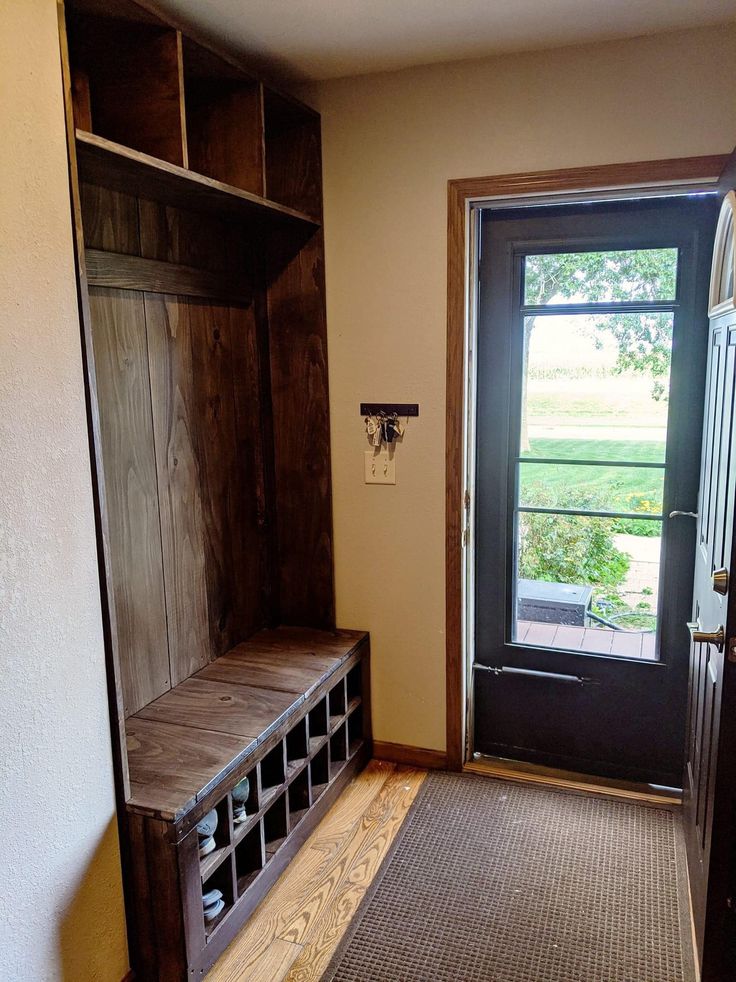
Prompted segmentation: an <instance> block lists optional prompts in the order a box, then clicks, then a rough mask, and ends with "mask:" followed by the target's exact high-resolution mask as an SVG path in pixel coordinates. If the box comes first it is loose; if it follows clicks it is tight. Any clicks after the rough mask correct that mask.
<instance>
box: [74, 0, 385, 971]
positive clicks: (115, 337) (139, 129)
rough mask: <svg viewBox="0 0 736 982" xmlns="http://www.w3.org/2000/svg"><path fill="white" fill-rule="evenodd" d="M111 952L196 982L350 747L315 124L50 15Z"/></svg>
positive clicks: (168, 55)
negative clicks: (97, 651)
mask: <svg viewBox="0 0 736 982" xmlns="http://www.w3.org/2000/svg"><path fill="white" fill-rule="evenodd" d="M60 12H61V17H60V41H61V63H62V71H63V80H64V94H65V111H66V123H67V146H68V159H69V177H70V187H71V192H72V203H73V231H74V236H75V240H74V241H75V250H76V261H77V279H78V291H77V293H78V297H79V312H80V323H81V331H82V344H83V351H84V367H85V388H86V392H85V395H86V400H87V407H88V423H89V430H90V436H91V443H92V449H93V480H94V494H95V502H96V509H95V514H96V521H97V537H98V546H99V555H100V578H101V586H102V591H103V616H104V618H105V637H106V658H107V675H108V686H109V704H110V712H111V720H112V742H113V759H114V761H115V773H116V788H117V798H118V809H119V813H120V816H121V822H120V830H121V855H122V860H123V879H124V886H125V896H126V912H127V924H128V940H129V950H130V953H131V961H132V967H133V969H134V972H135V977H136V979H137V980H138V982H180V980H184V979H192V978H200V977H201V976H203V975H204V974H205V973H206V971H207V970H208V969H209V968H210V967H211V966H212V964H213V963H214V961H215V960H216V959H217V957H218V955H219V954H221V952H222V951H223V950H224V948H225V947H226V945H227V944H228V943H229V942H230V941H231V940H232V938H233V937H234V936H235V934H236V933H237V931H238V929H239V927H240V926H241V925H242V924H243V923H244V922H245V920H246V918H247V917H248V915H249V914H250V912H251V911H252V910H253V908H254V907H255V906H256V904H257V903H258V902H259V900H260V899H262V897H263V896H264V894H265V893H266V891H267V890H268V889H269V888H270V886H271V885H272V884H273V882H274V881H275V879H276V878H277V877H278V875H279V873H280V872H281V871H282V870H283V869H284V867H285V866H286V864H287V863H288V861H289V859H290V857H291V856H293V855H294V852H295V850H296V849H297V848H298V847H299V845H300V844H301V843H302V842H303V841H304V840H305V839H306V837H307V836H308V835H309V832H310V830H311V829H313V828H314V826H315V824H316V822H318V821H319V819H320V817H321V816H322V815H323V814H324V813H325V811H326V810H327V809H328V808H329V806H330V804H331V802H332V801H334V799H335V797H336V796H337V795H338V794H339V793H340V790H341V789H342V788H343V787H344V786H345V784H346V783H347V782H348V781H349V780H350V778H351V776H352V775H354V774H355V773H356V772H357V771H358V770H359V768H361V767H362V766H363V765H364V763H365V762H366V761H367V760H368V758H369V756H370V752H371V721H370V703H369V697H370V685H369V675H368V672H369V667H368V666H369V642H368V637H367V635H366V634H365V633H363V632H360V631H344V630H337V629H336V625H335V603H334V576H333V544H332V504H331V467H330V407H329V393H328V370H327V330H326V321H325V277H324V245H323V232H322V175H321V143H320V118H319V115H318V114H317V113H316V112H315V111H314V110H312V109H311V108H309V107H308V106H306V105H304V104H303V103H301V102H299V101H298V100H296V99H294V98H292V97H291V96H290V95H288V94H286V93H283V92H279V91H277V90H276V89H275V88H274V87H273V86H272V85H270V84H264V83H263V81H262V80H261V79H259V78H258V76H257V74H255V73H254V72H253V71H251V68H250V66H249V65H248V64H247V62H245V61H243V60H242V59H239V58H237V57H234V56H233V55H232V54H231V53H229V52H223V51H218V50H215V49H214V48H213V47H212V46H211V45H209V44H208V43H206V42H205V41H203V40H202V39H201V38H198V37H196V36H195V35H194V33H193V32H190V31H189V30H187V29H186V28H185V27H183V26H182V24H180V23H173V22H169V21H167V20H166V18H165V17H163V16H161V15H159V13H157V12H155V10H154V5H153V3H149V2H148V0H142V3H141V4H138V3H135V2H133V0H66V2H65V3H63V4H61V6H60Z"/></svg>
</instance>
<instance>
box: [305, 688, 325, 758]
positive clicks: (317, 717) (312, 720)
mask: <svg viewBox="0 0 736 982" xmlns="http://www.w3.org/2000/svg"><path fill="white" fill-rule="evenodd" d="M328 732H329V730H328V724H327V699H320V701H319V702H318V703H317V704H316V706H315V707H314V708H313V709H311V710H310V712H309V748H310V752H314V750H315V749H316V748H317V747H318V746H319V744H320V743H321V742H322V740H323V739H324V738H325V737H326V736H327V733H328Z"/></svg>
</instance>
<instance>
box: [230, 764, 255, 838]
mask: <svg viewBox="0 0 736 982" xmlns="http://www.w3.org/2000/svg"><path fill="white" fill-rule="evenodd" d="M245 777H246V778H247V780H248V788H247V791H248V796H247V798H245V800H244V801H243V797H244V792H245V788H244V787H243V786H242V779H241V781H238V782H236V784H235V785H234V787H233V790H232V791H231V793H230V797H231V798H232V816H233V841H235V842H237V841H238V839H239V838H240V836H241V835H242V833H243V832H244V831H245V829H247V828H248V827H249V826H250V825H251V819H252V818H253V816H254V815H255V814H256V812H257V811H258V777H257V774H256V769H255V767H254V768H253V770H252V771H249V772H248V773H247V774H246V775H245Z"/></svg>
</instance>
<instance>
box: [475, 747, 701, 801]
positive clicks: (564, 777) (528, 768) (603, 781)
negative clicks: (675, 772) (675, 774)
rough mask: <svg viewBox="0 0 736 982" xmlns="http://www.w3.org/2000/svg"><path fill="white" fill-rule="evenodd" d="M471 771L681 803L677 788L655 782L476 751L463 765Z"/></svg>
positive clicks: (635, 798)
mask: <svg viewBox="0 0 736 982" xmlns="http://www.w3.org/2000/svg"><path fill="white" fill-rule="evenodd" d="M463 770H464V771H468V772H470V773H471V774H484V775H485V776H486V777H498V778H504V779H505V780H507V781H519V782H521V783H524V784H542V785H546V786H547V787H554V788H561V789H563V790H567V791H582V792H585V793H588V794H595V795H602V796H603V797H605V798H620V799H624V800H628V801H636V802H638V803H639V804H642V805H656V806H659V807H662V806H666V807H672V806H673V805H674V806H677V805H680V804H682V792H681V790H680V789H679V788H665V787H660V786H659V785H654V784H640V783H637V782H634V781H617V780H613V779H611V778H607V777H598V776H597V775H592V774H578V773H577V772H575V771H563V770H558V769H557V768H555V767H544V766H542V765H541V764H529V763H526V761H521V760H508V759H506V758H504V757H486V756H484V755H483V754H476V755H475V756H474V759H473V760H472V761H469V762H468V763H466V764H465V765H464V766H463Z"/></svg>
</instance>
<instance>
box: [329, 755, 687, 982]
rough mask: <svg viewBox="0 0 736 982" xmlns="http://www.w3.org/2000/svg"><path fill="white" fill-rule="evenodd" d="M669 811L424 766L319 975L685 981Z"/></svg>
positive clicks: (337, 980)
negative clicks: (412, 799)
mask: <svg viewBox="0 0 736 982" xmlns="http://www.w3.org/2000/svg"><path fill="white" fill-rule="evenodd" d="M679 821H680V819H679V816H676V815H675V814H674V813H673V812H671V811H669V810H667V809H660V808H649V807H646V806H643V805H636V804H630V803H628V802H619V801H611V800H605V799H602V798H595V797H592V796H589V795H580V794H572V793H568V792H563V791H551V790H548V789H546V788H541V787H529V786H526V785H522V784H514V783H510V782H504V781H497V780H493V779H490V778H484V777H478V776H475V775H460V774H443V773H430V774H429V776H428V777H427V779H426V780H425V782H424V785H423V787H422V789H421V791H420V793H419V795H418V797H417V801H416V803H415V806H414V809H413V811H412V812H411V814H410V815H409V816H408V818H407V819H406V820H405V822H404V826H403V828H402V830H401V832H400V834H399V836H398V838H397V841H396V843H395V844H394V848H393V850H392V852H391V854H390V855H389V857H388V858H387V859H386V860H385V862H384V864H383V867H382V868H381V870H380V871H379V873H378V875H377V877H376V878H375V880H374V881H373V884H372V886H371V888H370V890H369V892H368V894H367V895H366V897H365V898H364V900H363V903H362V904H361V906H360V908H359V910H358V911H357V913H356V915H355V917H354V918H353V921H352V922H351V924H350V926H349V928H348V931H347V934H346V935H345V937H344V938H343V940H342V942H341V944H340V946H339V948H338V949H337V951H336V953H335V956H334V958H333V959H332V962H331V963H330V965H329V967H328V969H327V972H326V973H325V975H324V976H323V980H330V982H332V980H334V982H691V980H692V979H693V978H694V973H693V963H692V951H691V946H690V938H689V920H688V919H689V911H688V907H687V892H686V891H687V886H686V882H685V859H684V851H683V846H682V841H681V829H680V827H679Z"/></svg>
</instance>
